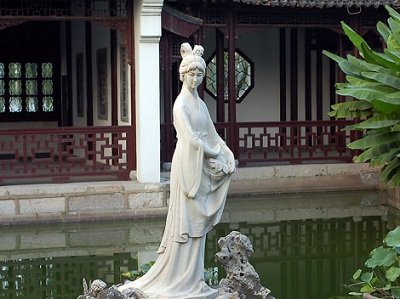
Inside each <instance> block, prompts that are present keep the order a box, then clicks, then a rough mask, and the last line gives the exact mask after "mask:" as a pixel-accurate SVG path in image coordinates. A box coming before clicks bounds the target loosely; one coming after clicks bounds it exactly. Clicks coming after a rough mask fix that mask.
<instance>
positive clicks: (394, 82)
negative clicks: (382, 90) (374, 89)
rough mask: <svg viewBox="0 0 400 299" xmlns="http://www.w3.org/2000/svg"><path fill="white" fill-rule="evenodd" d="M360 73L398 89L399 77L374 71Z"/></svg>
mask: <svg viewBox="0 0 400 299" xmlns="http://www.w3.org/2000/svg"><path fill="white" fill-rule="evenodd" d="M361 75H362V76H363V77H366V78H368V79H372V80H375V81H376V82H379V83H382V84H385V85H387V86H391V87H393V88H396V89H398V90H400V77H395V76H392V75H389V74H380V73H375V72H362V73H361Z"/></svg>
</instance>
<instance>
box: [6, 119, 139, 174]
mask: <svg viewBox="0 0 400 299" xmlns="http://www.w3.org/2000/svg"><path fill="white" fill-rule="evenodd" d="M132 142H133V132H132V128H131V127H128V126H126V127H97V128H93V127H92V128H59V129H53V130H44V129H36V130H0V180H5V179H15V178H30V177H51V178H69V177H71V176H84V175H115V176H118V177H121V178H128V176H129V172H130V170H132V165H130V164H129V163H130V159H131V156H130V155H129V153H130V154H131V155H132V154H133V150H132V149H131V148H128V147H129V145H130V144H132Z"/></svg>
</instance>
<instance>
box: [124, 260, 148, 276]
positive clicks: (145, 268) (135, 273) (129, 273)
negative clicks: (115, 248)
mask: <svg viewBox="0 0 400 299" xmlns="http://www.w3.org/2000/svg"><path fill="white" fill-rule="evenodd" d="M153 265H154V261H151V262H148V263H146V264H143V265H141V266H140V267H139V269H138V270H132V271H127V272H124V273H122V274H121V276H122V278H124V279H129V280H135V279H137V278H139V277H141V276H143V275H145V274H146V273H147V271H149V270H150V268H151V266H153Z"/></svg>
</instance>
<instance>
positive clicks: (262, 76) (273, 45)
mask: <svg viewBox="0 0 400 299" xmlns="http://www.w3.org/2000/svg"><path fill="white" fill-rule="evenodd" d="M205 36H206V38H205V42H204V48H205V55H204V57H205V59H206V60H207V59H209V58H210V56H211V55H212V54H213V51H214V50H215V29H213V28H208V29H207V30H206V31H205ZM297 38H298V45H297V47H298V57H297V58H298V59H297V60H298V73H297V81H298V82H297V84H298V95H297V96H298V107H297V109H298V115H297V118H298V120H305V61H304V57H305V29H304V28H299V29H298V33H297ZM225 46H226V41H225ZM236 48H238V49H240V50H241V51H242V52H243V53H244V54H245V55H246V56H248V57H249V58H250V59H251V60H252V61H253V62H254V65H255V80H254V88H253V89H252V90H251V91H250V93H249V94H248V95H247V96H246V97H245V99H244V100H243V101H242V102H241V103H238V104H237V105H236V111H237V116H236V117H237V121H238V122H250V121H279V120H280V61H279V59H280V57H279V56H280V49H279V28H259V29H253V30H252V31H249V30H246V31H242V32H240V31H239V34H238V39H237V40H236ZM290 49H291V45H290V28H287V29H286V86H287V88H286V118H287V120H290V93H291V90H290V66H291V62H290ZM315 57H316V55H315V51H314V52H312V55H311V82H312V83H311V84H312V91H311V94H312V99H311V103H312V119H316V79H317V78H316V60H315ZM323 73H324V75H323V118H324V119H329V117H328V116H327V113H328V112H329V111H330V104H329V103H330V99H329V96H330V95H329V60H328V58H326V57H325V56H323ZM204 100H205V102H206V104H207V107H208V109H209V111H210V114H211V117H212V118H213V120H215V119H216V101H215V99H214V98H212V97H211V96H210V95H209V94H208V93H205V96H204ZM225 112H226V115H227V113H228V106H227V105H226V106H225ZM226 119H228V118H227V117H226Z"/></svg>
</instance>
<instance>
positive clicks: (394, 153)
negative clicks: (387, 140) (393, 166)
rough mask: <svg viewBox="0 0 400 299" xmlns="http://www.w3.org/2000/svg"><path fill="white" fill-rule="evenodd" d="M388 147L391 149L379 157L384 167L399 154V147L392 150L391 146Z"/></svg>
mask: <svg viewBox="0 0 400 299" xmlns="http://www.w3.org/2000/svg"><path fill="white" fill-rule="evenodd" d="M397 146H399V144H397ZM390 147H391V149H390V150H389V151H388V152H387V153H385V154H383V155H381V156H380V157H379V160H380V163H381V164H385V165H386V164H387V163H388V162H390V161H391V160H393V159H395V158H396V157H397V155H398V154H399V153H400V147H397V148H393V145H391V146H390Z"/></svg>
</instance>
